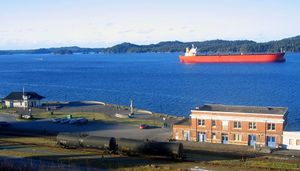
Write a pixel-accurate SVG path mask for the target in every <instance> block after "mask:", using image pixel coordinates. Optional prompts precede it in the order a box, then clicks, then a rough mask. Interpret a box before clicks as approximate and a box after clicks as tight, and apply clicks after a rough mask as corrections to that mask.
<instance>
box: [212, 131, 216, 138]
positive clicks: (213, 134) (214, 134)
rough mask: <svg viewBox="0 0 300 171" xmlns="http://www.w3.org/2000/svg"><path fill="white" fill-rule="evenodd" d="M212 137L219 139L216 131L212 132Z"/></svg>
mask: <svg viewBox="0 0 300 171" xmlns="http://www.w3.org/2000/svg"><path fill="white" fill-rule="evenodd" d="M212 139H213V140H215V139H217V135H216V133H215V132H213V133H212Z"/></svg>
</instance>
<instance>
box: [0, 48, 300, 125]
mask: <svg viewBox="0 0 300 171" xmlns="http://www.w3.org/2000/svg"><path fill="white" fill-rule="evenodd" d="M178 55H179V54H178V53H142V54H75V55H2V56H0V78H1V79H0V97H4V96H6V95H7V94H8V93H10V92H11V91H22V88H23V87H24V88H25V90H26V91H36V92H38V93H39V94H41V95H43V96H45V97H47V98H46V100H49V101H53V100H55V101H56V100H57V101H59V100H65V101H76V100H99V101H104V102H107V103H115V104H120V105H129V102H130V99H133V100H134V105H135V106H136V107H138V108H142V109H147V110H151V111H155V112H162V113H168V114H173V115H180V116H188V115H189V111H190V109H192V108H195V107H196V106H199V105H201V104H203V103H222V104H232V105H257V106H260V105H262V106H286V107H288V108H289V115H290V116H289V120H290V121H291V122H290V123H293V124H290V125H293V126H296V125H297V124H299V122H300V116H299V115H300V108H299V107H300V98H299V97H300V53H288V54H286V56H285V57H286V59H287V60H286V62H285V63H266V64H192V65H191V64H180V63H179V60H178Z"/></svg>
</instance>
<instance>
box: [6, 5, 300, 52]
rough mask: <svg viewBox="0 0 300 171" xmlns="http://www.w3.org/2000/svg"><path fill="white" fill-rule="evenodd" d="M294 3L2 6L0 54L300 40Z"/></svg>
mask: <svg viewBox="0 0 300 171" xmlns="http://www.w3.org/2000/svg"><path fill="white" fill-rule="evenodd" d="M299 7H300V1H299V0H147V1H146V0H26V1H25V0H6V1H4V0H2V1H0V49H1V50H5V49H33V48H41V47H61V46H80V47H110V46H113V45H116V44H118V43H122V42H131V43H135V44H151V43H158V42H161V41H173V40H179V41H185V42H186V41H204V40H212V39H225V40H245V39H247V40H254V41H257V42H266V41H270V40H279V39H283V38H287V37H293V36H297V35H300V10H299Z"/></svg>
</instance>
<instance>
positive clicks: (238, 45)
mask: <svg viewBox="0 0 300 171" xmlns="http://www.w3.org/2000/svg"><path fill="white" fill-rule="evenodd" d="M192 44H194V45H195V46H197V47H198V52H200V53H201V52H202V53H235V52H243V53H247V52H248V53H250V52H278V51H280V49H281V48H282V49H283V50H285V51H286V52H300V36H296V37H291V38H286V39H282V40H277V41H270V42H264V43H257V42H254V41H249V40H235V41H228V40H210V41H202V42H197V41H196V42H180V41H166V42H160V43H157V44H150V45H136V44H132V43H121V44H118V45H115V46H113V47H109V48H80V47H77V46H71V47H60V48H41V49H32V50H0V55H4V54H73V53H146V52H184V51H185V48H186V47H190V46H191V45H192Z"/></svg>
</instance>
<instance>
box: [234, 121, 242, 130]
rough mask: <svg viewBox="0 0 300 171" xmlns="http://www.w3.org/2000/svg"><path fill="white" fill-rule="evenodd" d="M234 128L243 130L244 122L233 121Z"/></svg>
mask: <svg viewBox="0 0 300 171" xmlns="http://www.w3.org/2000/svg"><path fill="white" fill-rule="evenodd" d="M233 128H234V129H241V128H242V122H241V121H233Z"/></svg>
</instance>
